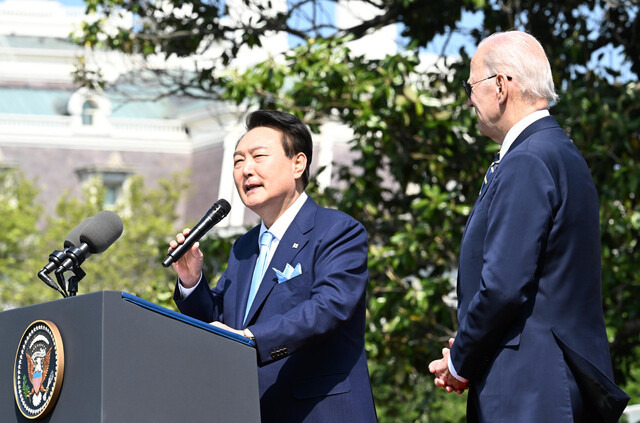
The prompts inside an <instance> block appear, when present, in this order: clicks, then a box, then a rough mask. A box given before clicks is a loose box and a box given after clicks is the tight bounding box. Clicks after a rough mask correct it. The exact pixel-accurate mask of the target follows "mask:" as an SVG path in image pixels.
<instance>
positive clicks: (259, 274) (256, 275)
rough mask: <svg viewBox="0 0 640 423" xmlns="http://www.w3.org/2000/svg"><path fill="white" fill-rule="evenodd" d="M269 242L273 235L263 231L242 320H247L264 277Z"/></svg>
mask: <svg viewBox="0 0 640 423" xmlns="http://www.w3.org/2000/svg"><path fill="white" fill-rule="evenodd" d="M271 241H273V234H272V233H271V232H269V231H265V232H263V233H262V235H261V236H260V255H259V256H258V261H256V267H255V268H254V269H253V277H252V278H251V288H250V290H249V298H248V299H247V309H246V310H245V312H244V320H247V316H248V315H249V310H250V309H251V304H253V299H254V298H255V297H256V293H257V292H258V288H260V283H261V282H262V278H263V277H264V273H265V271H266V270H267V259H268V257H269V247H271Z"/></svg>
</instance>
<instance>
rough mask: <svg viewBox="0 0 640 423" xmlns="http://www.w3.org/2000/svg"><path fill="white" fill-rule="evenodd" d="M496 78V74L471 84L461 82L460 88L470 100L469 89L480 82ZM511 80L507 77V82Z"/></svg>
mask: <svg viewBox="0 0 640 423" xmlns="http://www.w3.org/2000/svg"><path fill="white" fill-rule="evenodd" d="M496 76H498V74H497V73H496V74H495V75H491V76H487V77H486V78H484V79H481V80H479V81H475V82H472V83H468V82H467V81H462V86H463V87H464V92H465V93H467V97H469V98H471V88H472V87H473V86H474V85H476V84H479V83H481V82H482V81H486V80H487V79H491V78H495V77H496ZM512 79H513V78H511V77H510V76H507V80H508V81H511V80H512Z"/></svg>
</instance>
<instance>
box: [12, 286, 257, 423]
mask: <svg viewBox="0 0 640 423" xmlns="http://www.w3.org/2000/svg"><path fill="white" fill-rule="evenodd" d="M35 321H47V322H53V323H54V324H55V326H56V327H57V329H58V331H59V333H60V338H61V340H62V344H63V345H64V354H63V359H64V372H63V375H62V376H63V379H62V384H61V386H60V388H59V396H58V398H57V401H56V402H55V403H54V405H53V406H52V408H51V409H50V411H48V412H47V413H46V415H42V416H39V417H38V418H37V419H34V416H30V415H25V413H24V411H22V410H21V408H19V407H18V404H17V402H16V398H15V395H14V385H18V387H17V388H18V389H20V384H19V383H16V382H15V375H14V373H15V372H14V370H15V368H16V364H17V363H16V356H17V353H18V352H19V351H18V350H19V346H20V345H21V339H23V335H26V333H25V331H26V330H27V328H29V327H30V325H31V324H32V322H35ZM0 339H1V340H2V341H1V344H0V415H1V416H2V418H1V420H2V422H28V421H34V420H35V421H38V420H41V421H46V422H51V423H69V422H82V423H92V422H114V423H127V422H132V423H133V422H135V423H142V422H145V423H146V422H156V423H161V422H171V423H175V422H185V423H186V422H221V423H234V422H238V423H252V422H255V423H259V422H260V404H259V393H258V371H257V366H256V351H255V348H254V347H253V343H252V341H251V340H249V339H246V338H244V337H241V336H237V335H235V334H233V333H230V332H227V331H224V330H222V329H219V328H215V327H213V326H211V325H208V324H205V323H202V322H200V321H197V320H195V319H192V318H190V317H187V316H184V315H182V314H179V313H175V312H173V311H171V310H168V309H166V308H163V307H159V306H157V305H155V304H152V303H149V302H147V301H144V300H142V299H140V298H137V297H134V296H132V295H129V294H126V293H122V292H118V291H104V292H97V293H93V294H85V295H80V296H76V297H69V298H65V299H61V300H57V301H52V302H48V303H43V304H38V305H34V306H29V307H23V308H19V309H14V310H9V311H5V312H2V313H0ZM32 343H33V342H32ZM29 360H31V358H29ZM43 373H44V372H43ZM23 378H24V376H23ZM43 379H44V378H43ZM43 385H44V380H43ZM22 389H27V390H26V391H24V392H25V393H26V392H28V387H27V388H24V387H23V388H22Z"/></svg>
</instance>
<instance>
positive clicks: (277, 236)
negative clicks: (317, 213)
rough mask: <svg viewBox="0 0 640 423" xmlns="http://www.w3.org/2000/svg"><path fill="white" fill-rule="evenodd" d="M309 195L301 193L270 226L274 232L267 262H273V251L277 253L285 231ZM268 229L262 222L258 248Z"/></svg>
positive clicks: (270, 230) (270, 229)
mask: <svg viewBox="0 0 640 423" xmlns="http://www.w3.org/2000/svg"><path fill="white" fill-rule="evenodd" d="M307 198H309V196H308V195H307V193H306V192H303V193H302V194H300V197H298V198H297V199H296V201H294V202H293V204H292V205H291V206H289V208H288V209H287V210H285V212H284V213H282V216H280V217H279V218H278V219H277V220H276V221H275V222H273V225H271V227H270V228H269V232H271V233H272V234H273V240H272V241H271V247H270V248H269V257H268V258H267V263H270V262H271V258H272V257H273V253H275V251H276V249H277V248H278V244H279V243H280V240H281V239H282V237H283V236H284V233H285V232H287V229H289V225H291V222H293V219H295V218H296V216H297V215H298V212H299V211H300V209H301V208H302V206H303V205H304V203H305V201H307ZM266 230H267V227H266V226H265V225H264V222H262V223H260V234H259V235H258V248H260V237H261V236H262V234H263V233H264V232H265V231H266Z"/></svg>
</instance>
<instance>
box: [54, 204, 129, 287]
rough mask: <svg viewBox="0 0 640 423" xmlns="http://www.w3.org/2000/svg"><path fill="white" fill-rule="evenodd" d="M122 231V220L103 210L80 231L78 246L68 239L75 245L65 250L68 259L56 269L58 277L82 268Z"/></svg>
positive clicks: (109, 244) (108, 245) (114, 214)
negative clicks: (67, 271)
mask: <svg viewBox="0 0 640 423" xmlns="http://www.w3.org/2000/svg"><path fill="white" fill-rule="evenodd" d="M122 229H123V226H122V219H120V216H118V215H117V214H116V213H114V212H112V211H108V210H103V211H101V212H99V213H98V214H96V215H95V216H93V217H92V218H90V220H89V222H88V223H87V224H86V225H84V227H83V228H81V230H80V231H79V233H80V235H79V236H78V241H79V243H78V245H75V244H74V243H75V242H77V241H76V240H75V239H68V241H69V244H74V245H70V246H69V247H68V248H67V249H66V250H65V252H66V256H67V258H66V259H65V260H64V261H63V262H62V263H60V265H59V266H58V268H57V269H56V275H57V274H59V273H62V272H64V271H66V270H70V269H71V268H72V267H78V266H80V265H81V264H82V263H83V262H84V260H85V259H87V258H88V257H89V256H90V255H91V254H99V253H102V252H103V251H105V250H106V249H107V248H109V247H110V246H111V244H113V243H114V242H115V241H116V240H117V239H118V238H119V237H120V235H122ZM72 232H73V231H72ZM74 236H75V233H74ZM68 238H71V237H68ZM66 242H67V241H65V243H66Z"/></svg>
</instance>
